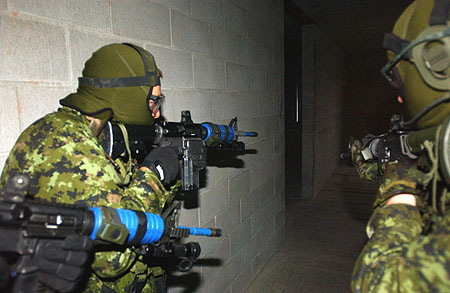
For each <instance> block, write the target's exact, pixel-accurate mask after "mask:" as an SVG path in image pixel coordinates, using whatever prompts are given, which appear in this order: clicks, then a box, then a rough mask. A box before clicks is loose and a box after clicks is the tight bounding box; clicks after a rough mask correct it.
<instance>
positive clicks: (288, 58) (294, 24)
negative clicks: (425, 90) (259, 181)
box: [284, 0, 313, 199]
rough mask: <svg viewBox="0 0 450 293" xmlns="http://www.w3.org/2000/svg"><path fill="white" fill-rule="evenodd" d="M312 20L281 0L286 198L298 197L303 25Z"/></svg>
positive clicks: (299, 192) (300, 152) (299, 195)
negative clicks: (282, 17)
mask: <svg viewBox="0 0 450 293" xmlns="http://www.w3.org/2000/svg"><path fill="white" fill-rule="evenodd" d="M311 23H313V21H312V20H311V19H310V18H309V17H308V16H307V15H305V14H304V13H303V11H302V10H301V9H300V8H299V7H298V6H297V5H296V4H295V3H294V2H293V1H292V0H285V1H284V64H285V78H284V90H285V105H286V107H285V114H286V115H285V129H286V150H285V160H286V197H287V199H289V198H290V197H293V198H298V199H299V198H301V184H302V182H301V178H302V168H301V163H302V123H301V121H302V117H301V113H302V25H305V24H311Z"/></svg>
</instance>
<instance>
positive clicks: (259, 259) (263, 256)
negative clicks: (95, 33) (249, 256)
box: [252, 244, 269, 279]
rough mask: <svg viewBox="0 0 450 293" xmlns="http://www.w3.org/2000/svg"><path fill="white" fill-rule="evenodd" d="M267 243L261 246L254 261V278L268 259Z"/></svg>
mask: <svg viewBox="0 0 450 293" xmlns="http://www.w3.org/2000/svg"><path fill="white" fill-rule="evenodd" d="M268 258H269V257H268V254H267V244H265V245H264V246H262V247H261V249H260V250H259V253H258V255H257V256H256V257H255V259H253V261H252V279H255V278H256V276H257V275H258V273H259V272H260V271H261V269H262V268H263V266H264V264H265V263H266V261H267V260H268Z"/></svg>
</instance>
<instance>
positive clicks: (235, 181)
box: [228, 170, 250, 204]
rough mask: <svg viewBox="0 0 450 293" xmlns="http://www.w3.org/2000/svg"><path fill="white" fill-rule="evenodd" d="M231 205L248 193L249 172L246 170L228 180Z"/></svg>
mask: <svg viewBox="0 0 450 293" xmlns="http://www.w3.org/2000/svg"><path fill="white" fill-rule="evenodd" d="M228 189H229V191H230V201H231V203H233V204H234V203H237V202H239V200H240V199H242V198H243V197H244V196H246V195H248V194H249V193H250V172H249V171H248V170H246V171H244V172H242V173H240V174H238V175H236V176H234V177H232V178H230V179H229V180H228Z"/></svg>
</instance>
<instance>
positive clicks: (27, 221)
mask: <svg viewBox="0 0 450 293" xmlns="http://www.w3.org/2000/svg"><path fill="white" fill-rule="evenodd" d="M29 180H30V179H29V178H28V177H27V176H25V175H22V174H17V175H13V176H11V177H10V178H9V180H8V182H7V183H6V184H5V186H4V188H3V189H2V190H1V191H0V229H1V233H0V252H2V253H7V254H11V253H16V254H17V255H18V261H17V262H16V263H15V264H14V265H13V267H12V270H11V271H12V272H13V273H12V276H13V277H15V282H14V289H13V291H14V292H24V291H29V290H30V288H36V285H37V278H36V277H35V275H34V273H35V272H36V271H37V269H38V268H37V266H36V262H37V248H38V247H45V243H51V242H52V241H53V242H54V241H61V240H63V239H64V238H66V237H67V236H69V235H87V236H89V237H90V238H91V239H92V240H94V245H99V246H100V245H101V246H102V247H106V248H108V249H114V248H118V249H119V250H120V248H123V247H125V246H128V247H135V248H137V249H139V250H140V252H141V254H143V255H145V256H159V257H161V256H162V257H165V256H169V255H174V256H177V257H179V258H181V259H182V260H181V262H180V263H179V266H178V268H179V270H180V271H183V272H186V271H188V270H190V269H191V268H192V266H193V263H194V261H195V260H196V259H197V258H198V257H199V256H200V252H201V248H200V245H199V244H198V243H197V242H189V243H186V244H175V242H176V241H177V240H179V239H181V238H185V237H188V236H189V235H197V236H209V237H220V236H221V235H222V231H221V230H220V229H212V228H189V227H182V226H177V223H178V215H179V209H180V202H175V203H174V204H173V205H172V206H170V208H169V209H167V210H166V211H165V212H164V213H163V214H162V216H159V215H156V214H153V213H144V212H140V211H133V210H125V209H113V208H108V207H90V208H88V207H83V206H78V205H68V204H55V203H49V202H47V201H44V200H38V199H29V198H26V196H25V194H26V192H27V186H28V183H29Z"/></svg>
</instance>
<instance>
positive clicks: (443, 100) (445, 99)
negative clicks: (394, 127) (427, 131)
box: [403, 93, 450, 127]
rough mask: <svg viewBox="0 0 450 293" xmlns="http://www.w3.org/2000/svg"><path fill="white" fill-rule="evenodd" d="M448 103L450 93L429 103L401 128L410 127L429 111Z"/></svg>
mask: <svg viewBox="0 0 450 293" xmlns="http://www.w3.org/2000/svg"><path fill="white" fill-rule="evenodd" d="M448 102H450V93H446V94H445V95H443V96H442V97H441V98H440V99H438V100H436V101H434V102H432V103H430V104H429V105H428V106H427V107H426V108H425V109H423V110H422V111H421V112H420V113H419V114H417V115H416V116H414V117H413V118H412V119H411V120H409V121H406V122H405V123H403V126H404V127H411V126H412V125H414V124H415V123H416V122H417V121H419V120H420V119H422V117H423V116H425V114H427V113H428V112H430V111H431V110H433V109H434V108H436V107H437V106H439V105H441V104H444V103H448Z"/></svg>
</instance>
